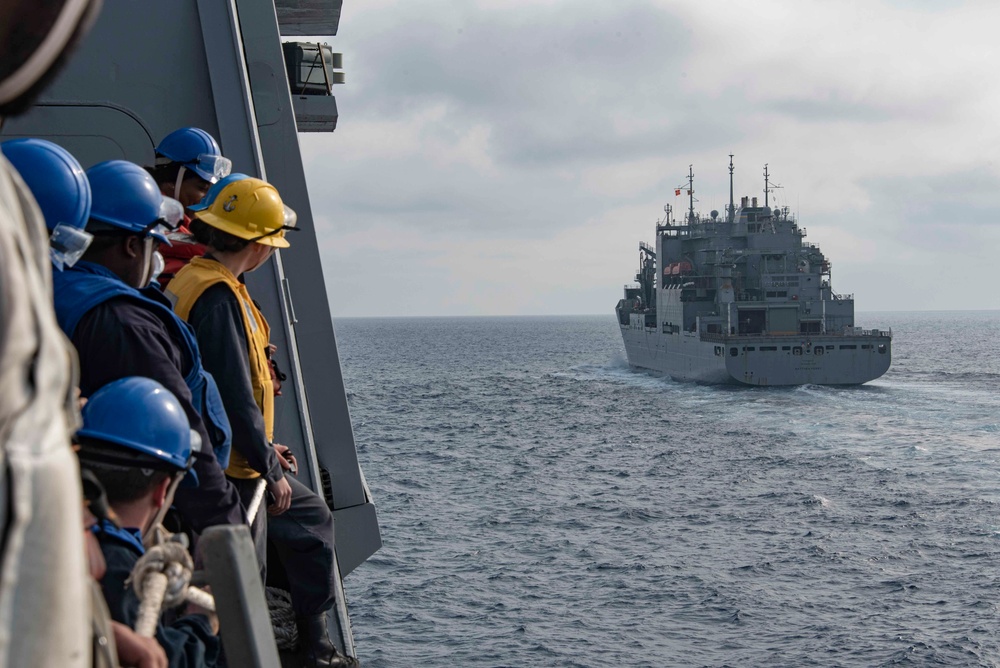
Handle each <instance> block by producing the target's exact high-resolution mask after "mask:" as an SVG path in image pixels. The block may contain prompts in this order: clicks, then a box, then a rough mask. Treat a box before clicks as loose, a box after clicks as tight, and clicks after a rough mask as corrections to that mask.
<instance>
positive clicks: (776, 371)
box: [615, 156, 892, 385]
mask: <svg viewBox="0 0 1000 668" xmlns="http://www.w3.org/2000/svg"><path fill="white" fill-rule="evenodd" d="M732 157H733V156H729V158H730V160H729V183H730V186H729V206H728V207H727V211H726V215H725V216H720V215H719V213H718V211H712V212H711V214H710V215H709V216H708V217H704V216H701V215H698V214H696V213H695V209H694V202H695V198H694V171H693V169H692V168H689V170H688V180H687V184H686V189H687V195H688V198H689V209H688V211H687V213H686V215H685V216H684V218H683V219H682V220H681V221H677V220H675V219H674V218H673V210H672V207H670V206H669V205H668V206H666V207H664V211H665V214H666V215H665V216H664V217H663V219H662V220H660V221H657V224H656V244H655V246H650V245H649V244H646V243H644V242H642V243H640V244H639V271H638V272H637V273H636V277H635V278H636V281H637V282H638V285H626V286H625V296H624V298H623V299H621V300H619V302H618V305H617V307H616V308H615V312H616V313H617V316H618V324H619V326H620V328H621V333H622V339H623V340H624V343H625V353H626V355H627V357H628V363H629V366H631V367H633V368H637V369H647V370H651V371H655V372H659V373H662V374H665V375H669V376H670V377H672V378H674V379H677V380H686V381H697V382H704V383H739V384H744V385H804V384H816V385H858V384H861V383H866V382H868V381H870V380H874V379H875V378H878V377H879V376H881V375H882V374H884V373H885V372H886V371H887V370H888V369H889V364H890V362H891V360H892V332H891V331H889V330H880V329H864V328H861V327H858V326H856V324H855V319H854V296H853V295H842V294H837V293H836V292H834V290H833V287H832V282H831V264H830V261H829V260H828V259H827V258H826V256H825V255H823V253H822V252H821V251H820V249H819V246H817V245H815V244H811V243H806V242H804V241H803V240H804V238H805V236H806V230H805V228H802V227H799V224H798V222H797V221H796V219H795V217H794V216H793V215H792V214H791V213H790V211H789V209H788V207H773V208H772V207H771V206H769V194H770V192H771V191H772V189H773V188H774V187H775V186H774V185H773V184H772V183H771V182H770V179H769V174H768V171H767V166H766V165H765V168H764V202H763V206H761V205H758V199H757V198H756V197H743V198H741V200H740V206H739V207H736V206H735V202H734V201H733V161H732ZM681 189H682V188H678V189H677V191H676V194H680V191H681Z"/></svg>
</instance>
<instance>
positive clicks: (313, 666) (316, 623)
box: [295, 612, 359, 668]
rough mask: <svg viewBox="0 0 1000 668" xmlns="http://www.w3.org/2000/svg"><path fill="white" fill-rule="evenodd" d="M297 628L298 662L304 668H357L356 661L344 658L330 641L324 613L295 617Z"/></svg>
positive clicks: (347, 657)
mask: <svg viewBox="0 0 1000 668" xmlns="http://www.w3.org/2000/svg"><path fill="white" fill-rule="evenodd" d="M295 623H296V625H297V626H298V627H299V660H300V661H301V662H302V665H303V666H304V667H306V668H342V667H343V668H357V666H358V665H359V664H358V660H357V659H355V658H354V657H350V656H344V655H343V654H341V653H340V652H338V651H337V648H336V647H334V645H333V643H332V642H331V641H330V633H329V631H327V628H326V613H325V612H321V613H319V614H318V615H312V616H310V617H297V618H296V619H295Z"/></svg>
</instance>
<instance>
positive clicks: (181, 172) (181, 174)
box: [174, 165, 187, 200]
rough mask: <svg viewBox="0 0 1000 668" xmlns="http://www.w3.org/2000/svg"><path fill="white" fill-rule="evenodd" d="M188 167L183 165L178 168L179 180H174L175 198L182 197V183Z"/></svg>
mask: <svg viewBox="0 0 1000 668" xmlns="http://www.w3.org/2000/svg"><path fill="white" fill-rule="evenodd" d="M186 170H187V168H186V167H185V166H184V165H181V168H180V169H178V170H177V180H176V181H174V199H176V200H180V198H181V184H183V183H184V172H185V171H186Z"/></svg>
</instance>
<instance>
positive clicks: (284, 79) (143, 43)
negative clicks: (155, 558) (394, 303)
mask: <svg viewBox="0 0 1000 668" xmlns="http://www.w3.org/2000/svg"><path fill="white" fill-rule="evenodd" d="M341 7H342V0H225V1H221V2H220V1H216V0H172V1H171V2H143V3H137V2H133V1H132V0H104V2H103V7H102V9H101V11H100V13H99V15H98V16H97V19H96V22H95V24H94V26H93V28H92V29H91V31H90V34H89V35H87V36H86V38H85V39H84V40H83V41H82V43H81V45H80V47H79V48H78V49H77V50H76V52H75V53H73V54H72V56H71V57H70V59H69V61H68V64H67V66H66V67H65V69H64V70H63V71H62V72H61V74H60V75H59V77H58V79H57V80H56V81H55V82H54V83H53V85H51V86H49V87H48V88H47V89H46V91H45V93H44V94H43V96H42V97H41V98H40V99H39V100H38V101H37V104H36V105H35V107H33V108H32V109H31V110H30V112H29V113H27V114H25V115H23V116H20V117H16V118H10V119H7V120H6V122H4V123H3V125H2V128H0V141H2V140H6V139H11V138H15V137H41V138H45V139H49V140H51V141H53V142H55V143H57V144H60V145H61V146H63V147H64V148H66V149H68V150H69V151H70V152H71V153H72V154H73V155H74V156H76V158H77V159H78V160H79V161H80V163H82V165H83V167H84V168H88V167H90V166H91V165H93V164H95V163H97V162H100V161H103V160H109V159H124V160H130V161H132V162H135V163H138V164H140V165H151V164H153V162H154V147H155V146H156V144H157V142H159V141H160V139H162V138H163V137H164V136H166V135H167V134H168V133H169V132H171V131H173V130H175V129H177V128H181V127H186V126H195V127H199V128H202V129H204V130H207V131H208V132H209V133H210V134H212V135H213V136H214V137H216V138H217V139H218V140H219V143H220V145H221V147H222V151H223V153H224V155H225V156H226V157H228V158H230V159H231V160H232V163H233V171H235V172H242V173H245V174H248V175H250V176H255V177H259V178H262V179H265V180H267V181H269V182H270V183H272V184H274V185H275V186H276V187H277V188H278V190H279V191H280V192H281V196H282V199H283V200H284V201H285V202H287V203H288V204H289V205H290V206H291V207H292V208H293V209H294V210H295V211H296V213H297V214H298V227H299V228H300V229H301V230H302V231H301V232H299V233H298V234H297V235H296V237H295V243H294V245H293V248H291V249H288V250H287V251H283V252H278V253H275V255H274V257H273V259H272V260H271V261H270V262H269V263H268V264H267V265H265V266H264V267H263V268H262V269H260V270H259V271H256V272H254V273H251V274H247V276H246V281H247V284H248V285H249V287H250V291H251V293H252V294H253V295H254V296H255V298H256V299H257V300H258V301H259V303H260V307H261V310H262V311H263V313H264V315H265V316H266V318H267V320H268V322H270V324H271V341H272V343H274V344H276V345H277V348H278V349H277V353H276V357H275V359H276V361H277V363H278V365H279V366H280V368H281V369H283V370H286V371H287V372H288V380H287V381H286V382H285V391H284V392H283V396H282V397H281V398H280V399H278V400H277V402H276V406H275V422H276V433H275V441H276V442H279V443H282V444H284V445H287V446H288V447H289V448H291V450H292V452H294V453H295V454H296V456H297V458H298V460H299V463H300V467H299V473H298V479H299V480H300V481H301V482H302V483H304V484H305V485H307V486H309V487H310V488H311V489H312V490H313V491H314V492H316V493H317V494H319V495H320V496H322V497H323V498H324V499H325V500H326V501H327V504H328V505H329V507H330V508H331V509H332V511H333V514H334V519H335V531H336V552H335V556H334V558H335V560H336V564H335V567H336V571H337V572H338V573H339V575H340V578H341V581H340V582H339V583H338V588H337V597H336V602H335V606H334V609H333V610H332V611H331V614H330V615H329V625H330V632H331V636H332V638H333V639H334V642H335V643H336V644H337V645H338V646H339V649H340V650H341V651H342V652H343V653H344V654H348V655H351V656H356V654H357V653H356V651H355V647H354V637H353V632H352V629H351V622H350V617H349V616H348V606H347V598H346V595H345V593H344V590H343V586H342V579H343V578H344V577H346V576H347V575H348V574H349V573H350V572H351V571H353V570H354V569H355V568H357V567H359V566H360V565H362V564H363V563H364V562H365V560H367V559H368V558H369V557H370V556H371V555H372V554H374V553H375V552H376V551H377V550H378V549H379V548H380V547H381V545H382V541H381V536H380V531H379V524H378V519H377V516H376V513H375V505H374V502H373V499H372V496H371V493H370V491H369V488H368V485H367V483H366V481H365V477H364V474H363V473H362V471H361V467H360V465H359V463H358V456H357V450H356V447H355V441H354V433H353V429H352V425H351V416H350V410H349V407H348V403H347V392H346V390H345V387H344V380H343V376H342V373H341V368H340V358H339V355H338V351H337V339H336V336H335V334H334V329H333V320H332V318H331V315H330V309H329V303H330V302H329V297H328V294H327V290H326V285H325V282H324V280H323V268H322V264H321V261H320V255H319V245H318V243H317V238H316V230H315V225H314V220H313V215H312V209H311V206H310V202H309V193H308V190H307V187H306V178H305V172H304V168H303V164H302V156H301V153H300V151H299V133H300V132H333V131H334V129H335V128H336V125H337V118H338V112H337V103H336V98H335V96H334V95H333V86H334V85H335V84H338V83H343V82H344V73H343V71H342V69H343V68H342V59H341V54H339V53H334V52H333V50H332V47H331V46H330V45H329V44H326V43H322V42H318V41H315V40H312V39H307V38H305V37H304V36H305V35H325V36H334V35H336V34H337V29H338V26H339V21H340V13H341ZM331 159H336V158H335V157H331ZM247 536H249V534H247ZM238 547H240V546H239V545H237V546H236V548H238ZM236 548H234V550H235V551H234V553H233V554H234V555H239V556H240V557H241V558H243V559H244V561H246V563H245V564H242V565H243V566H245V567H246V569H248V572H249V573H251V574H250V575H246V576H245V579H243V580H240V578H239V576H241V575H244V573H243V572H241V571H236V570H235V569H236V566H238V565H240V564H237V563H236V562H234V563H233V564H232V568H231V569H230V570H233V571H234V572H235V576H236V577H234V578H232V580H233V581H232V582H210V584H211V585H212V589H213V592H214V593H215V594H216V598H217V601H220V602H221V604H222V607H220V609H219V612H220V618H221V621H222V626H223V629H225V632H224V633H223V642H224V643H225V645H226V651H227V655H228V656H229V661H230V665H239V666H262V667H267V668H274V667H275V666H278V665H279V661H278V656H277V654H276V650H275V643H274V639H273V633H272V629H271V620H270V619H269V617H268V609H267V605H266V604H265V603H264V592H263V590H261V589H260V588H259V587H256V588H255V587H254V586H252V585H250V584H247V582H252V580H253V577H254V576H253V574H255V573H256V566H255V565H254V564H255V562H254V561H253V553H252V552H250V553H248V554H247V553H244V552H239V550H238V549H236ZM241 563H242V562H241ZM269 570H273V569H269ZM224 585H228V586H227V587H226V588H225V589H224ZM286 654H287V653H283V654H282V656H281V657H280V659H281V663H280V665H284V666H294V665H296V663H295V661H294V658H293V657H289V656H286Z"/></svg>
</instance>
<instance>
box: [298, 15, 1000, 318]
mask: <svg viewBox="0 0 1000 668" xmlns="http://www.w3.org/2000/svg"><path fill="white" fill-rule="evenodd" d="M998 26H1000V3H997V2H995V1H992V0H991V1H983V2H958V1H954V2H949V1H947V0H885V1H882V2H879V1H877V0H858V1H851V0H830V1H809V0H753V1H752V2H749V1H748V2H736V1H732V0H729V1H726V2H723V1H722V0H718V1H713V0H700V1H697V2H694V1H689V2H669V1H662V2H661V1H654V0H635V1H633V0H617V1H616V2H596V0H589V1H588V0H547V1H543V0H422V1H421V2H411V1H402V0H400V1H391V0H345V2H344V9H343V16H342V19H341V24H340V34H339V35H338V36H337V37H335V38H333V39H332V40H331V43H332V44H333V45H334V47H335V50H337V51H341V52H343V54H344V67H345V72H346V76H347V84H346V85H343V86H339V87H337V89H336V94H337V103H338V107H339V110H340V120H339V124H338V127H337V131H336V132H335V133H333V134H331V135H323V134H303V135H300V143H301V145H302V149H303V154H304V158H305V163H306V173H307V175H308V179H309V186H310V192H311V198H312V205H313V212H314V215H315V217H316V222H317V227H318V233H319V236H320V244H321V252H322V255H323V261H324V268H325V272H326V279H327V287H328V289H329V291H330V295H331V306H332V309H333V313H334V315H335V316H369V315H508V314H510V315H513V314H584V313H601V314H610V313H611V312H612V309H613V307H614V304H615V303H616V302H617V300H618V299H619V298H620V297H621V291H622V285H623V284H625V283H626V282H629V281H630V279H631V278H632V277H633V276H634V274H635V270H636V266H637V260H638V252H637V247H638V242H639V241H647V242H652V241H653V235H654V224H655V222H656V220H657V218H659V217H661V216H662V215H663V206H664V204H668V203H669V204H673V205H675V206H676V207H677V208H678V209H680V208H683V207H685V206H686V198H684V197H680V198H675V197H674V187H675V186H678V185H680V184H681V183H683V182H684V180H685V177H686V174H687V170H688V165H689V164H693V165H694V172H695V191H696V193H695V194H696V197H697V198H698V199H699V200H700V203H699V204H697V207H698V208H699V209H700V210H701V211H702V212H704V213H706V214H707V213H708V211H710V210H711V209H718V210H720V211H721V210H723V209H724V205H725V203H726V202H727V201H728V198H729V187H728V174H727V169H726V167H727V164H728V160H729V158H728V154H729V153H733V154H735V156H736V157H735V164H736V197H737V201H738V199H739V197H740V195H758V196H762V190H763V187H764V184H763V176H762V175H761V173H762V169H763V166H764V164H765V163H768V164H769V171H770V173H771V174H772V179H773V180H774V181H776V182H777V183H779V184H780V185H781V186H782V189H781V190H778V191H777V193H776V194H777V197H778V199H779V203H780V204H785V205H788V206H790V207H791V209H792V210H793V212H797V213H798V215H799V222H800V224H801V225H802V226H803V227H805V228H806V229H807V231H808V236H807V239H806V240H807V241H809V242H812V243H816V244H819V246H820V247H821V248H822V250H823V251H824V252H825V253H826V255H827V257H828V258H829V259H830V260H831V261H832V264H833V287H834V290H835V291H837V292H840V293H854V294H855V298H856V308H857V310H858V311H879V310H926V309H997V308H1000V288H998V286H997V285H996V283H997V278H996V275H995V274H994V271H995V269H996V266H997V264H998V257H997V255H998V251H1000V214H998V211H1000V206H998V199H1000V163H998V157H1000V155H998V148H1000V57H998V56H1000V47H998V43H1000V38H998V37H997V34H996V31H997V27H998ZM859 324H869V325H870V324H877V323H866V322H865V321H864V318H861V319H860V320H859Z"/></svg>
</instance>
